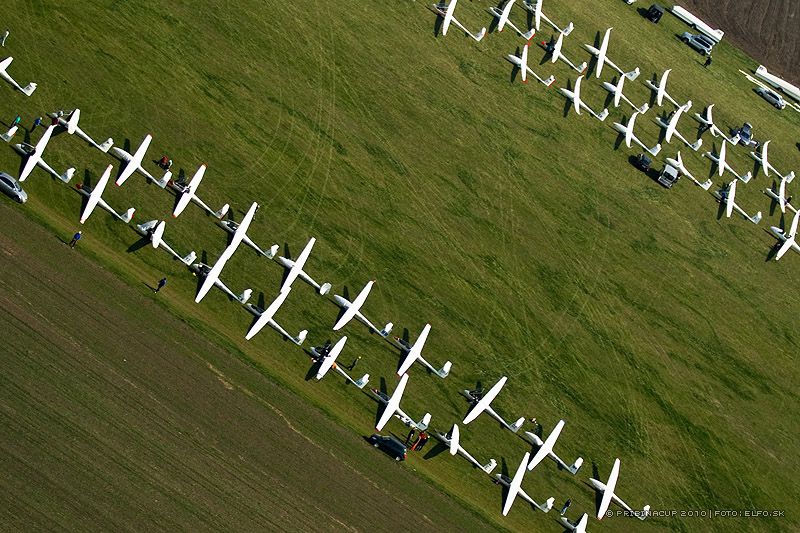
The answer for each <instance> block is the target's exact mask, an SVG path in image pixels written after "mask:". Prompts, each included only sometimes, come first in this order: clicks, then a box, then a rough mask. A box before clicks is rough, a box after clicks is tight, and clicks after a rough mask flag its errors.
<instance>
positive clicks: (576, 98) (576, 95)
mask: <svg viewBox="0 0 800 533" xmlns="http://www.w3.org/2000/svg"><path fill="white" fill-rule="evenodd" d="M582 79H583V75H581V76H578V79H576V80H575V87H574V88H573V89H572V90H571V91H570V90H569V89H565V88H563V87H562V88H559V89H558V90H559V91H561V94H563V95H564V96H566V97H567V99H568V100H570V101H572V104H573V106H574V108H575V112H576V113H577V114H579V115H580V114H581V108H583V109H585V110H586V111H588V112H589V114H590V115H592V116H593V117H594V118H596V119H597V120H599V121H601V122H602V121H604V120H605V119H606V117H607V116H608V109H603V110H602V111H601V112H600V113H597V112H596V111H594V110H593V109H592V108H590V107H589V106H588V105H586V104H585V103H584V102H583V100H581V80H582Z"/></svg>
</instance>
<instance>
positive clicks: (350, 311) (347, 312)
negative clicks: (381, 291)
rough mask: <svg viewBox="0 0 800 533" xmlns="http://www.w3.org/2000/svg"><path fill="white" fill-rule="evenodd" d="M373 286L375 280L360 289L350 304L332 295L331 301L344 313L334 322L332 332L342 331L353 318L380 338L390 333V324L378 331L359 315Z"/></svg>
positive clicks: (340, 297) (336, 295) (365, 318)
mask: <svg viewBox="0 0 800 533" xmlns="http://www.w3.org/2000/svg"><path fill="white" fill-rule="evenodd" d="M374 284H375V280H370V281H368V282H367V284H366V285H364V288H363V289H361V292H360V293H358V296H356V298H355V300H353V301H352V302H350V301H348V300H347V299H345V298H343V297H342V296H339V295H338V294H334V295H333V301H334V302H335V303H336V305H338V306H339V307H341V308H342V309H344V313H343V314H342V316H341V317H340V318H339V320H338V321H336V324H335V325H334V326H333V331H338V330H340V329H342V328H343V327H344V326H345V324H347V323H348V322H350V321H351V320H352V319H353V318H357V319H358V320H360V321H361V322H362V323H363V324H364V325H365V326H367V327H368V328H369V329H371V330H372V331H374V332H375V333H377V334H378V335H380V336H381V337H386V336H387V335H389V333H390V332H391V331H392V323H391V322H389V323H388V324H386V326H384V328H383V329H378V328H377V327H376V326H375V325H374V324H373V323H372V322H370V321H369V320H368V319H367V317H365V316H364V315H363V314H361V306H363V305H364V302H366V301H367V296H369V291H370V290H372V286H373V285H374Z"/></svg>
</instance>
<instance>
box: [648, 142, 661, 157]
mask: <svg viewBox="0 0 800 533" xmlns="http://www.w3.org/2000/svg"><path fill="white" fill-rule="evenodd" d="M647 151H648V152H650V154H651V155H652V156H653V157H655V156H657V155H658V153H659V152H660V151H661V143H656V145H655V146H654V147H652V148H649V149H648V150H647Z"/></svg>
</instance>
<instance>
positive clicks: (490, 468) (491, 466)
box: [481, 459, 497, 474]
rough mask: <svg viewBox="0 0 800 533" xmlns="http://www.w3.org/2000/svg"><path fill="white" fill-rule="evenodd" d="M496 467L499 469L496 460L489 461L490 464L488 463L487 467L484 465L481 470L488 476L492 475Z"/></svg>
mask: <svg viewBox="0 0 800 533" xmlns="http://www.w3.org/2000/svg"><path fill="white" fill-rule="evenodd" d="M496 467H497V461H495V460H494V459H489V462H488V463H486V464H485V465H483V466H482V467H481V470H483V471H484V472H486V473H487V474H491V473H492V471H493V470H494V469H495V468H496Z"/></svg>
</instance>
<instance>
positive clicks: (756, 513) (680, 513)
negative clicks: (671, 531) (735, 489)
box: [606, 509, 786, 518]
mask: <svg viewBox="0 0 800 533" xmlns="http://www.w3.org/2000/svg"><path fill="white" fill-rule="evenodd" d="M643 515H647V516H651V517H652V516H656V517H658V516H662V517H666V518H672V517H680V518H691V517H696V518H768V517H782V516H786V511H785V510H783V509H650V510H649V511H647V512H645V511H622V510H611V509H609V510H608V511H606V516H635V517H637V518H638V517H641V516H643Z"/></svg>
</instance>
